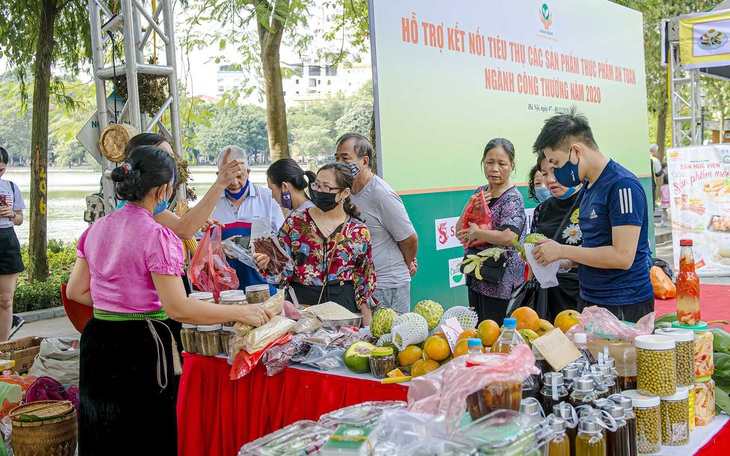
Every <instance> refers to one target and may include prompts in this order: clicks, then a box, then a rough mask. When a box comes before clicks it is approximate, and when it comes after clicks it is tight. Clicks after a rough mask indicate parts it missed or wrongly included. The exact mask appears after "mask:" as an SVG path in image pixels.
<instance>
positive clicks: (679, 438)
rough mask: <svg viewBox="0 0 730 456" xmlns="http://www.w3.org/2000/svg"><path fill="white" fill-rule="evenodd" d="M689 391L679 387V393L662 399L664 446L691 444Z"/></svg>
mask: <svg viewBox="0 0 730 456" xmlns="http://www.w3.org/2000/svg"><path fill="white" fill-rule="evenodd" d="M688 408H689V390H688V389H687V388H685V387H684V386H679V387H677V392H676V393H674V394H672V395H669V396H662V398H661V425H662V444H664V445H668V446H678V445H686V444H688V443H689V413H688V412H687V410H688Z"/></svg>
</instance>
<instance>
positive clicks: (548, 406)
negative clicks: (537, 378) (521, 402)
mask: <svg viewBox="0 0 730 456" xmlns="http://www.w3.org/2000/svg"><path fill="white" fill-rule="evenodd" d="M542 379H543V385H544V386H543V387H542V389H541V390H540V399H539V400H540V402H541V403H542V409H543V410H552V409H553V406H554V405H555V404H559V403H561V402H563V401H566V400H568V389H567V388H565V385H564V384H563V374H562V373H561V372H546V373H545V374H544V375H543V376H542Z"/></svg>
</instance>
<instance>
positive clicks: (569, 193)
mask: <svg viewBox="0 0 730 456" xmlns="http://www.w3.org/2000/svg"><path fill="white" fill-rule="evenodd" d="M575 192H576V189H575V187H569V188H568V189H567V190H566V191H565V193H563V194H562V195H560V196H556V198H558V199H561V200H567V199H568V198H570V197H571V196H573V194H574V193H575Z"/></svg>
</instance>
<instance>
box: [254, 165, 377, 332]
mask: <svg viewBox="0 0 730 456" xmlns="http://www.w3.org/2000/svg"><path fill="white" fill-rule="evenodd" d="M352 181H353V177H352V171H351V169H350V165H348V164H344V163H330V164H328V165H325V166H323V167H322V168H320V170H319V172H318V173H317V177H316V180H315V181H314V182H312V184H311V185H310V190H311V192H312V199H313V201H314V204H315V207H310V208H307V209H304V210H302V211H295V212H292V213H291V214H290V215H289V217H287V219H286V221H285V222H284V226H282V227H281V230H280V231H279V239H280V242H281V244H282V245H283V246H284V248H285V249H286V251H287V253H289V254H290V256H291V257H292V259H293V260H294V268H293V270H291V271H283V272H284V277H285V279H284V280H285V282H286V283H285V284H286V285H290V286H291V287H292V289H293V290H294V293H295V295H296V298H297V301H299V303H300V304H318V303H323V302H327V301H334V302H336V303H337V304H340V305H341V306H343V307H345V308H346V309H348V310H350V311H351V312H356V313H361V314H362V316H363V321H362V324H363V325H364V326H367V325H369V324H370V321H371V319H372V312H373V309H374V308H375V307H377V305H378V303H377V301H376V300H375V299H374V298H373V296H372V295H373V292H374V291H375V269H374V268H373V260H372V246H371V244H370V232H369V231H368V229H367V227H366V226H365V224H364V223H363V222H362V220H360V213H359V212H358V210H357V208H356V207H355V206H354V205H353V204H352V202H351V201H350V193H351V192H352ZM254 259H255V260H256V264H257V265H258V266H259V269H261V270H262V271H263V270H265V269H266V268H267V266H268V264H269V261H270V258H269V257H268V256H267V255H265V254H262V253H256V254H254Z"/></svg>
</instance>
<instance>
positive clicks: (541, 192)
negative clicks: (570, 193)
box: [535, 187, 553, 203]
mask: <svg viewBox="0 0 730 456" xmlns="http://www.w3.org/2000/svg"><path fill="white" fill-rule="evenodd" d="M551 196H553V194H552V193H550V189H549V188H547V187H535V197H536V198H537V200H538V201H540V202H541V203H542V202H543V201H545V200H546V199H548V198H550V197H551Z"/></svg>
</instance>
